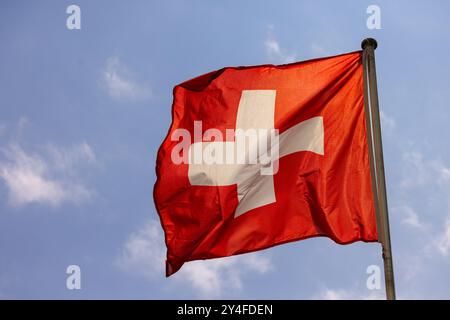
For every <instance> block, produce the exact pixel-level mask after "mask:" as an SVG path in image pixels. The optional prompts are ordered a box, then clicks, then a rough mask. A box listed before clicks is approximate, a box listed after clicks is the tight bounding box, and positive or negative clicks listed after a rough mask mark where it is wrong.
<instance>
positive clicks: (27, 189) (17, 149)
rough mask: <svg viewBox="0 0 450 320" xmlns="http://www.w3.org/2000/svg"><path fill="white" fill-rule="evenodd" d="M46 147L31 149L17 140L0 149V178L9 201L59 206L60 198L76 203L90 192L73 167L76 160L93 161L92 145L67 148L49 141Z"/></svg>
mask: <svg viewBox="0 0 450 320" xmlns="http://www.w3.org/2000/svg"><path fill="white" fill-rule="evenodd" d="M49 150H52V151H51V152H42V151H41V153H36V152H35V153H31V152H27V151H25V150H24V149H23V148H22V147H21V146H20V145H19V144H17V143H11V144H9V145H8V146H7V147H6V148H3V149H2V150H1V156H2V157H1V158H0V178H1V179H2V180H3V181H4V183H5V185H6V186H7V189H8V194H9V202H10V204H11V205H13V206H22V205H27V204H31V203H40V204H46V205H51V206H58V205H60V204H61V203H63V202H72V203H79V202H81V201H83V200H86V199H87V198H89V197H90V196H91V194H92V192H91V191H90V190H89V189H87V188H86V187H85V186H84V185H83V184H81V183H80V182H78V179H77V176H76V174H75V171H74V170H75V166H76V165H77V164H79V163H81V162H85V161H88V162H89V161H93V157H94V153H93V151H92V149H91V147H90V146H89V145H88V144H87V143H82V144H80V145H76V146H73V147H70V148H59V147H56V146H54V145H50V146H49ZM61 160H62V161H61Z"/></svg>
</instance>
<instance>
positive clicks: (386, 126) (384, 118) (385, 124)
mask: <svg viewBox="0 0 450 320" xmlns="http://www.w3.org/2000/svg"><path fill="white" fill-rule="evenodd" d="M380 121H381V129H382V130H383V132H386V133H392V131H393V130H394V129H395V127H396V125H397V124H396V121H395V119H394V118H392V117H390V116H389V115H387V114H386V112H384V111H383V110H380Z"/></svg>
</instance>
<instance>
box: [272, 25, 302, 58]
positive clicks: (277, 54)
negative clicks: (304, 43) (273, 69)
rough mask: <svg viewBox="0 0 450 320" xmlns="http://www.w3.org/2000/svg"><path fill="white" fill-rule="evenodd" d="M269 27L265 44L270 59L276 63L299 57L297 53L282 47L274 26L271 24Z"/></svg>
mask: <svg viewBox="0 0 450 320" xmlns="http://www.w3.org/2000/svg"><path fill="white" fill-rule="evenodd" d="M267 29H268V32H267V37H266V40H265V42H264V45H265V47H266V52H267V55H268V57H269V59H270V60H272V61H274V62H275V63H291V62H294V61H295V60H296V58H297V56H296V54H293V53H290V52H287V51H286V50H284V49H282V48H281V46H280V43H279V42H278V40H277V39H276V37H275V34H274V31H275V28H274V26H272V25H269V26H268V27H267Z"/></svg>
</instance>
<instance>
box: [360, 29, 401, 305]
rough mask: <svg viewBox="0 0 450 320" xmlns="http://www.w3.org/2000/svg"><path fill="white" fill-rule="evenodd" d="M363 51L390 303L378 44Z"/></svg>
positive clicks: (366, 41)
mask: <svg viewBox="0 0 450 320" xmlns="http://www.w3.org/2000/svg"><path fill="white" fill-rule="evenodd" d="M361 47H362V49H363V70H364V104H365V110H366V126H367V127H368V130H367V132H368V135H367V139H368V140H369V141H368V146H369V156H370V162H371V165H370V168H371V171H372V173H371V174H372V187H375V190H373V193H374V201H375V212H376V215H377V229H378V239H379V241H380V242H381V247H382V255H383V262H384V279H385V283H386V298H387V299H388V300H395V284H394V266H393V262H392V249H391V236H390V232H389V217H388V206H387V196H386V180H385V176H384V161H383V146H382V141H381V125H380V112H379V107H378V88H377V74H376V69H375V49H376V48H377V41H376V40H375V39H372V38H367V39H364V40H363V42H362V43H361Z"/></svg>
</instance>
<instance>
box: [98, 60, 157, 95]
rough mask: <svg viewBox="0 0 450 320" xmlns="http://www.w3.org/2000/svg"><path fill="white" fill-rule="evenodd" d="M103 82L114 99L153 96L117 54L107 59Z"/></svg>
mask: <svg viewBox="0 0 450 320" xmlns="http://www.w3.org/2000/svg"><path fill="white" fill-rule="evenodd" d="M102 82H103V84H104V86H105V88H106V90H107V92H108V94H109V96H110V97H111V98H113V99H117V100H135V99H136V100H138V99H145V98H148V97H150V96H151V92H150V89H149V88H148V87H147V86H143V85H141V84H139V83H137V82H136V80H135V79H134V78H133V75H132V74H131V72H130V71H129V70H128V68H127V67H126V66H125V65H124V64H123V63H122V62H121V61H120V60H119V58H118V57H115V56H114V57H110V58H108V59H107V60H106V67H105V70H104V71H103V75H102Z"/></svg>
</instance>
